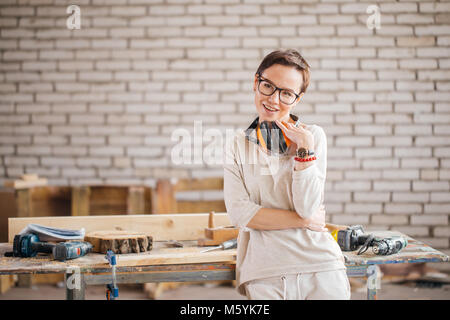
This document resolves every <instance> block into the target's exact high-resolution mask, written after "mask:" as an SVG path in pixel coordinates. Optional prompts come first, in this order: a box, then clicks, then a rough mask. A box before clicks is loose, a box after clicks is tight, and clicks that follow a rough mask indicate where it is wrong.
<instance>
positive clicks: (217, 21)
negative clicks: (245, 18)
mask: <svg viewBox="0 0 450 320" xmlns="http://www.w3.org/2000/svg"><path fill="white" fill-rule="evenodd" d="M240 21H241V17H240V16H238V15H226V16H222V15H208V16H205V24H206V25H220V26H230V25H239V22H240Z"/></svg>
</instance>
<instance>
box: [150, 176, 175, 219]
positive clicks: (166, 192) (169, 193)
mask: <svg viewBox="0 0 450 320" xmlns="http://www.w3.org/2000/svg"><path fill="white" fill-rule="evenodd" d="M152 203H153V213H157V214H158V213H177V212H178V209H177V201H176V199H175V191H174V188H173V185H172V183H171V182H170V180H166V179H164V180H158V182H157V183H156V192H155V193H154V197H153V199H152Z"/></svg>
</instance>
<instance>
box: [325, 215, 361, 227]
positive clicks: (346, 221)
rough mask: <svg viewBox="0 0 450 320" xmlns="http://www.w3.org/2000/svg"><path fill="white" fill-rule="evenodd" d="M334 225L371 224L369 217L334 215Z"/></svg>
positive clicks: (332, 220)
mask: <svg viewBox="0 0 450 320" xmlns="http://www.w3.org/2000/svg"><path fill="white" fill-rule="evenodd" d="M331 222H332V223H335V224H341V225H342V224H343V225H355V224H361V225H367V224H369V215H353V214H339V215H335V214H333V217H332V219H331Z"/></svg>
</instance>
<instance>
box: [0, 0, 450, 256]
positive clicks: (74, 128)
mask: <svg viewBox="0 0 450 320" xmlns="http://www.w3.org/2000/svg"><path fill="white" fill-rule="evenodd" d="M70 4H78V5H79V6H80V8H81V14H82V15H81V21H82V24H81V29H80V30H68V29H67V28H66V18H67V15H66V13H65V9H66V7H67V6H68V5H70ZM369 4H370V3H369V2H367V3H352V2H351V1H350V2H349V1H329V0H327V1H325V0H323V1H320V0H317V1H297V0H270V1H269V0H252V1H240V0H230V1H223V0H207V1H195V0H186V1H172V0H160V1H148V2H147V1H140V0H138V1H132V0H129V1H125V0H124V1H103V0H91V1H88V0H86V1H81V0H79V1H76V0H75V1H68V0H67V1H66V0H58V1H56V0H48V1H19V0H10V1H2V2H1V3H0V26H1V30H0V55H1V56H0V59H1V61H0V164H1V165H2V169H1V170H0V182H1V181H3V180H5V179H11V178H16V177H18V176H20V175H21V174H23V173H26V172H36V173H39V174H42V175H45V176H47V177H48V178H49V180H50V183H53V184H80V183H90V182H92V183H150V184H153V183H154V181H155V180H156V179H158V178H160V177H165V176H174V177H186V176H192V177H208V176H217V175H220V174H221V169H220V166H217V165H215V166H210V165H207V164H192V165H183V166H176V165H174V164H173V163H171V161H170V154H171V148H172V146H173V145H174V144H175V142H174V141H172V140H171V139H170V136H171V133H172V131H173V130H174V129H176V128H179V127H182V128H185V129H186V130H188V131H189V132H193V131H194V121H197V120H203V123H202V125H203V132H204V131H205V130H207V128H219V129H220V130H221V131H222V132H225V129H226V128H231V129H236V128H238V127H240V128H242V127H245V126H246V125H248V124H249V123H250V121H251V120H252V119H253V118H254V117H255V110H254V106H253V92H252V79H253V74H254V72H255V71H256V67H257V66H258V63H259V62H260V60H261V59H262V58H263V56H264V55H265V54H267V53H268V52H270V51H271V50H273V49H276V48H280V47H284V48H286V47H293V48H296V49H298V50H299V51H300V52H301V53H302V54H303V55H304V57H305V58H306V60H307V61H309V62H310V64H311V66H312V74H311V85H310V88H309V91H308V92H307V93H306V95H305V97H304V100H303V104H302V103H300V105H299V106H298V107H297V110H296V112H297V114H299V115H300V116H301V117H302V118H303V119H304V121H306V122H310V123H316V124H318V125H321V126H322V127H323V128H324V130H325V132H326V133H327V136H328V147H329V153H328V161H329V166H328V180H327V185H326V189H327V196H326V203H327V211H328V214H329V220H330V221H332V222H336V223H348V224H355V223H362V224H365V225H368V226H371V227H372V225H373V227H386V228H392V229H397V230H400V231H403V232H405V233H408V234H410V235H412V236H417V237H420V238H422V239H424V240H429V241H430V243H433V245H434V246H436V247H438V248H441V249H444V250H445V249H448V248H449V228H448V222H449V221H448V219H449V213H450V197H449V191H450V185H449V183H450V170H449V168H450V143H449V141H450V137H449V136H450V130H449V128H450V113H449V112H450V105H449V100H450V94H449V93H448V92H449V89H450V82H449V80H450V70H449V68H450V59H449V57H450V48H449V46H450V21H449V20H448V17H449V15H450V5H449V4H448V3H445V2H439V1H420V3H419V2H418V1H405V2H403V1H400V2H396V1H387V2H384V1H382V2H381V3H380V4H379V7H380V9H381V15H382V16H381V23H382V25H381V28H380V29H378V30H369V29H368V28H367V27H366V19H367V17H368V16H367V14H366V9H367V6H368V5H369ZM218 196H219V197H220V196H221V195H220V194H219V195H218ZM194 197H198V195H194Z"/></svg>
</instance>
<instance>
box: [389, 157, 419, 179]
mask: <svg viewBox="0 0 450 320" xmlns="http://www.w3.org/2000/svg"><path fill="white" fill-rule="evenodd" d="M397 160H398V159H397ZM382 178H383V180H395V179H401V180H411V179H419V170H406V169H403V168H402V169H401V170H399V169H396V170H386V169H385V170H383V171H382Z"/></svg>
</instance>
